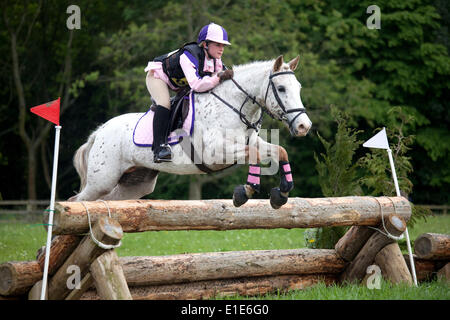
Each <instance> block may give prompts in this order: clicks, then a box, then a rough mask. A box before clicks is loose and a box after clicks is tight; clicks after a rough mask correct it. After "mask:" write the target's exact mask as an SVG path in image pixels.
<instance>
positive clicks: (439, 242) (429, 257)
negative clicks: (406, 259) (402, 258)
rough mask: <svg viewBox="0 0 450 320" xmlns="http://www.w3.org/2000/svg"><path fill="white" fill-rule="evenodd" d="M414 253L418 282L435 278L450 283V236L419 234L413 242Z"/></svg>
mask: <svg viewBox="0 0 450 320" xmlns="http://www.w3.org/2000/svg"><path fill="white" fill-rule="evenodd" d="M414 253H415V255H414V262H415V264H414V265H415V267H416V274H417V280H418V281H425V280H431V279H434V278H436V277H437V278H443V279H445V280H446V281H447V282H450V235H448V234H439V233H424V234H421V235H420V236H418V237H417V239H416V241H415V242H414ZM408 267H409V263H408Z"/></svg>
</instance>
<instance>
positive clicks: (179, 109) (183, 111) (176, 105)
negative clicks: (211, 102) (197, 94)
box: [150, 87, 190, 135]
mask: <svg viewBox="0 0 450 320" xmlns="http://www.w3.org/2000/svg"><path fill="white" fill-rule="evenodd" d="M189 92H190V88H189V87H186V88H182V89H181V90H180V91H179V92H178V93H177V94H176V95H175V96H173V97H171V98H170V116H169V130H168V132H167V135H169V133H170V132H173V131H175V130H177V129H180V128H182V127H183V123H184V121H185V120H186V117H187V116H188V113H189ZM155 108H156V102H155V100H153V99H152V105H151V107H150V110H152V111H155Z"/></svg>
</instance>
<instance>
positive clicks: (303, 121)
mask: <svg viewBox="0 0 450 320" xmlns="http://www.w3.org/2000/svg"><path fill="white" fill-rule="evenodd" d="M298 61H299V57H297V58H295V59H293V60H292V61H290V62H289V63H285V62H284V61H283V56H280V57H278V58H277V59H276V60H271V61H262V62H261V61H258V62H253V63H249V64H246V65H241V66H234V67H233V71H234V77H233V80H232V81H224V82H223V83H222V84H220V85H218V86H217V87H216V88H214V89H213V90H211V92H210V93H202V94H198V93H197V94H195V106H196V108H195V123H194V133H193V137H191V138H192V140H191V139H189V138H188V139H183V141H182V142H181V143H179V144H176V145H173V146H172V152H173V160H172V162H163V163H154V162H153V153H152V150H151V148H148V147H138V146H136V145H135V144H134V143H133V130H134V127H135V125H136V123H137V121H138V120H139V119H140V118H141V116H142V115H143V113H128V114H123V115H120V116H117V117H115V118H113V119H111V120H109V121H108V122H106V123H105V124H103V125H101V126H100V127H99V128H98V129H97V130H95V131H94V132H93V133H92V134H91V135H90V136H89V138H88V141H87V142H86V143H85V144H83V145H82V146H81V147H80V148H79V149H78V150H77V152H76V154H75V156H74V166H75V168H76V170H77V172H78V174H79V176H80V180H81V183H80V192H79V193H78V194H77V195H75V196H73V197H71V198H70V199H69V200H70V201H85V200H86V201H89V200H98V199H103V200H126V199H139V198H141V197H143V196H145V195H147V194H150V193H152V192H153V190H154V188H155V184H156V180H157V176H158V173H159V172H160V171H163V172H168V173H174V174H202V173H205V172H204V170H203V171H202V170H201V169H200V168H199V166H198V165H197V164H195V163H194V162H193V161H192V158H191V155H190V154H189V152H186V149H184V148H183V143H185V142H186V141H191V142H192V145H193V146H195V152H196V155H197V157H200V158H201V159H200V161H201V162H202V164H203V168H204V167H206V168H207V169H208V171H218V170H220V169H223V168H226V167H229V166H230V165H231V164H232V163H229V161H228V162H227V161H225V163H224V161H218V160H217V159H218V158H222V159H228V160H229V159H232V160H233V163H236V162H237V163H249V164H251V165H256V166H258V164H259V163H260V162H261V161H267V160H268V159H269V158H271V159H272V160H273V161H275V163H276V164H277V165H278V163H283V164H284V167H285V168H288V167H286V166H285V165H286V163H288V155H287V152H286V150H285V149H284V148H283V147H281V146H278V145H275V144H270V143H268V142H266V141H265V140H263V139H262V138H261V137H259V136H258V131H257V130H254V129H255V128H256V129H259V128H260V124H261V121H260V120H261V119H262V114H263V112H265V113H267V114H269V115H271V116H272V117H274V118H276V119H278V120H280V121H282V122H283V123H284V124H285V125H286V126H288V127H289V130H290V133H291V135H293V136H305V135H306V134H307V133H308V131H309V129H310V127H311V121H310V119H309V118H308V116H307V114H306V112H305V108H304V106H303V104H302V101H301V98H300V89H301V85H300V83H299V82H298V81H297V79H296V77H295V74H294V72H293V71H294V70H295V69H296V67H297V64H298ZM233 108H234V110H233ZM251 127H253V128H251ZM249 129H250V130H249ZM230 132H232V133H233V135H230V134H229V133H230ZM242 137H245V138H242ZM191 142H189V143H191ZM185 146H186V145H185ZM218 146H219V147H218ZM222 146H225V147H226V148H225V151H224V150H223V149H224V148H223V147H222ZM188 149H189V148H188ZM261 150H267V151H268V152H261ZM212 155H214V156H212ZM197 160H198V159H197V158H196V159H195V161H196V162H197ZM280 168H281V167H280ZM250 169H251V170H250V173H252V172H253V176H252V177H251V176H250V173H249V180H251V182H252V183H249V182H248V183H247V184H246V185H241V186H238V187H237V188H236V189H235V194H234V197H233V198H234V203H235V205H236V206H240V205H242V204H244V203H245V201H247V199H248V198H251V197H252V195H253V193H254V192H255V191H258V192H259V190H257V187H259V177H258V173H256V174H255V172H256V171H254V169H255V168H252V167H250ZM256 169H257V168H256ZM280 170H281V169H280ZM289 171H290V168H289ZM280 173H281V171H280ZM284 173H286V176H287V177H289V175H290V172H284ZM255 177H258V178H257V179H258V181H257V184H258V186H256V183H255V180H254V179H255ZM283 177H284V176H283V175H282V178H283ZM250 178H251V179H250ZM289 180H290V181H289ZM283 181H284V180H283V179H282V181H281V182H282V183H281V184H280V188H281V190H280V188H274V189H272V191H273V192H272V195H271V197H273V199H272V198H271V203H272V206H273V207H274V208H278V207H280V206H281V205H283V204H284V203H285V202H286V201H287V196H288V192H289V191H290V190H291V189H292V187H293V181H292V178H291V179H289V178H288V182H286V181H284V187H283ZM286 183H288V184H289V185H286ZM277 198H278V199H277Z"/></svg>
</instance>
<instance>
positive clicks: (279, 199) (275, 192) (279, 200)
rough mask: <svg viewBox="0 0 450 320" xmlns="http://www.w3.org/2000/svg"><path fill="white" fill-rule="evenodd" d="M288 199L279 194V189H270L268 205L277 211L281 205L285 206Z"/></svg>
mask: <svg viewBox="0 0 450 320" xmlns="http://www.w3.org/2000/svg"><path fill="white" fill-rule="evenodd" d="M287 201H288V198H287V197H285V196H283V195H282V194H281V191H280V188H272V190H270V205H271V206H272V208H274V209H279V208H280V207H281V206H282V205H284V204H286V202H287Z"/></svg>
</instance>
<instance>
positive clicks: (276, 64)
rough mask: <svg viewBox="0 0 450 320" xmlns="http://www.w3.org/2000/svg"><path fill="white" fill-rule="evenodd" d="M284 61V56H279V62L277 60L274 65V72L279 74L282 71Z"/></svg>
mask: <svg viewBox="0 0 450 320" xmlns="http://www.w3.org/2000/svg"><path fill="white" fill-rule="evenodd" d="M283 63H284V61H283V56H282V55H281V56H279V57H278V58H277V60H275V63H274V65H273V72H277V71H279V70H280V69H281V66H282V65H283Z"/></svg>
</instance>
